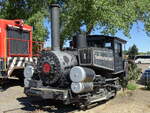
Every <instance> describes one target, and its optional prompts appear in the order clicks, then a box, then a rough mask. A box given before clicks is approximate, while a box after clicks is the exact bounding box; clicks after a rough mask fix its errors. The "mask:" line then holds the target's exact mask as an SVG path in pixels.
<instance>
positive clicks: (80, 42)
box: [76, 34, 87, 49]
mask: <svg viewBox="0 0 150 113" xmlns="http://www.w3.org/2000/svg"><path fill="white" fill-rule="evenodd" d="M76 40H77V48H78V49H82V48H86V47H87V40H86V35H85V34H78V35H77V36H76Z"/></svg>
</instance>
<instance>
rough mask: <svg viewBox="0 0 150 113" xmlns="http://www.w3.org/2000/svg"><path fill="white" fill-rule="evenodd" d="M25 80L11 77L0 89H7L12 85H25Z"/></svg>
mask: <svg viewBox="0 0 150 113" xmlns="http://www.w3.org/2000/svg"><path fill="white" fill-rule="evenodd" d="M23 82H24V81H23V80H19V79H16V78H11V79H6V80H5V81H4V83H3V85H1V86H0V91H6V90H7V89H8V88H10V87H14V86H21V87H23V86H24V83H23Z"/></svg>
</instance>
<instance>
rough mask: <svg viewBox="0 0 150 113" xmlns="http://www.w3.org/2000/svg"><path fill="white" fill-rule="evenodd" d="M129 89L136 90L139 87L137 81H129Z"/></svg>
mask: <svg viewBox="0 0 150 113" xmlns="http://www.w3.org/2000/svg"><path fill="white" fill-rule="evenodd" d="M127 89H128V90H136V89H137V85H136V84H135V83H128V85H127Z"/></svg>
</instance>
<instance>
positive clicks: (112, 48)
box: [72, 35, 126, 74]
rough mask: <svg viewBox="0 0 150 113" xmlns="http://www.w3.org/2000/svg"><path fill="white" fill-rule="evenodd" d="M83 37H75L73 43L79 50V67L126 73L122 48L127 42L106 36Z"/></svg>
mask: <svg viewBox="0 0 150 113" xmlns="http://www.w3.org/2000/svg"><path fill="white" fill-rule="evenodd" d="M83 37H84V35H83V36H82V37H80V36H78V37H74V38H73V42H72V43H73V45H74V48H78V52H79V55H78V56H79V65H82V66H88V67H95V68H97V69H98V70H105V71H110V72H112V73H113V74H117V73H121V72H123V71H124V67H123V52H122V48H123V44H125V43H126V41H125V40H123V39H120V38H118V37H111V36H104V35H88V36H86V38H85V39H84V38H83ZM80 38H83V39H84V40H83V39H82V40H81V39H80ZM83 41H84V43H83ZM79 42H80V43H79ZM85 42H86V44H85ZM77 43H79V44H77ZM82 46H83V47H82Z"/></svg>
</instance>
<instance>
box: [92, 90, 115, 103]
mask: <svg viewBox="0 0 150 113" xmlns="http://www.w3.org/2000/svg"><path fill="white" fill-rule="evenodd" d="M114 96H115V93H111V92H110V93H108V95H106V96H104V97H99V96H97V98H95V99H94V98H90V103H95V102H100V101H103V100H108V99H110V98H111V97H114Z"/></svg>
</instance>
